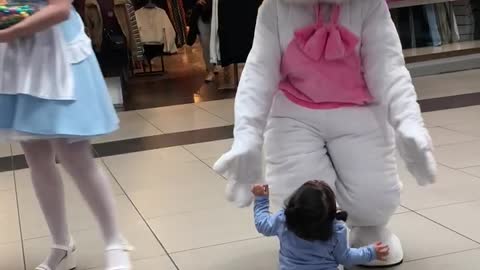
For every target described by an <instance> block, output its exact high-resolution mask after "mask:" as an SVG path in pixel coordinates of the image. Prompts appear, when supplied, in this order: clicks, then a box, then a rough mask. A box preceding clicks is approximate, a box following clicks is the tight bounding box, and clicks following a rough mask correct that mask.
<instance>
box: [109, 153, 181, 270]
mask: <svg viewBox="0 0 480 270" xmlns="http://www.w3.org/2000/svg"><path fill="white" fill-rule="evenodd" d="M101 160H102V163H103V165H104V166H105V168H106V169H107V170H108V172H109V173H110V175H111V176H112V177H113V179H114V180H115V182H117V184H118V186H119V188H120V189H121V190H122V192H123V193H124V194H125V196H126V197H127V199H128V201H129V202H130V203H131V204H132V206H133V208H134V209H135V211H137V213H138V215H139V216H140V218H141V219H142V220H143V222H144V223H145V225H146V226H147V228H148V230H149V231H150V233H152V235H153V237H155V239H156V240H157V242H158V244H159V245H160V247H161V248H162V249H163V251H164V252H165V255H166V256H168V258H169V260H170V261H171V263H172V264H173V266H174V267H175V269H177V270H180V268H179V267H178V265H177V263H176V262H175V261H174V260H173V258H172V256H170V254H169V253H168V251H167V249H166V248H165V246H164V245H163V244H162V241H160V238H158V236H157V234H156V233H155V231H154V230H153V228H152V227H151V226H150V224H149V223H148V221H147V220H146V219H145V217H144V216H143V215H142V213H141V212H140V209H138V207H137V206H136V205H135V203H134V202H133V200H132V199H131V198H130V196H129V195H128V194H127V192H126V191H125V189H124V188H123V186H122V185H121V184H120V182H119V181H118V179H117V177H115V175H114V174H113V172H112V171H111V169H110V167H108V165H107V164H106V163H105V161H104V160H103V158H102V159H101Z"/></svg>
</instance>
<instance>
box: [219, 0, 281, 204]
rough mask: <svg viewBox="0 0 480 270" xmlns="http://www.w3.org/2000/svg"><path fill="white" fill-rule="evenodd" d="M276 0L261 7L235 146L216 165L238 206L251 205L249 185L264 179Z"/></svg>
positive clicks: (275, 57)
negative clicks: (264, 135) (263, 149)
mask: <svg viewBox="0 0 480 270" xmlns="http://www.w3.org/2000/svg"><path fill="white" fill-rule="evenodd" d="M277 1H278V0H265V1H264V2H263V4H262V6H261V7H260V9H259V13H258V18H257V25H256V28H255V38H254V41H253V46H252V49H251V51H250V54H249V56H248V59H247V62H246V64H245V68H244V70H243V74H242V77H241V79H240V84H239V86H238V91H237V96H236V99H235V129H234V142H233V146H232V149H231V150H230V151H229V152H228V153H226V154H224V155H223V156H222V157H221V158H220V159H219V160H218V161H217V162H216V163H215V166H214V170H215V171H217V172H218V173H220V174H222V175H223V176H224V177H225V178H227V179H228V180H229V184H228V186H227V198H228V199H229V200H231V201H234V202H236V203H237V205H238V206H248V205H249V204H250V203H251V202H252V199H253V197H252V195H251V193H250V185H251V184H253V183H262V182H263V181H264V179H263V173H262V172H263V169H262V164H263V163H262V146H263V133H264V130H265V126H266V122H267V118H268V114H269V112H270V107H271V105H272V100H273V96H274V94H275V92H276V91H277V89H278V83H279V81H280V61H281V48H280V41H279V31H278V25H277V23H278V20H277V19H278V18H277Z"/></svg>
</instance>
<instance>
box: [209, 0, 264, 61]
mask: <svg viewBox="0 0 480 270" xmlns="http://www.w3.org/2000/svg"><path fill="white" fill-rule="evenodd" d="M260 5H261V1H260V0H242V1H231V0H219V3H218V37H219V40H220V55H221V64H222V66H224V67H225V66H228V65H231V64H237V63H245V61H246V60H247V57H248V54H249V53H250V49H251V48H252V43H253V36H254V33H255V24H256V21H257V13H258V8H259V7H260Z"/></svg>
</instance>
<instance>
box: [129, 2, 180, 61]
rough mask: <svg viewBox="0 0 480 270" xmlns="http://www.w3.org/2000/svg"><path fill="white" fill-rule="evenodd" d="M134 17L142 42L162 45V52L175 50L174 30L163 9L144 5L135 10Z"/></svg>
mask: <svg viewBox="0 0 480 270" xmlns="http://www.w3.org/2000/svg"><path fill="white" fill-rule="evenodd" d="M135 17H136V20H137V25H138V30H139V33H140V39H141V41H142V43H143V44H150V45H152V44H153V45H164V46H163V48H164V52H166V53H176V52H177V46H176V42H175V38H176V32H175V29H174V27H173V25H172V23H171V21H170V19H169V17H168V15H167V13H166V12H165V10H163V9H161V8H159V7H157V6H155V5H154V6H151V7H149V6H145V7H142V8H141V9H139V10H137V11H136V12H135Z"/></svg>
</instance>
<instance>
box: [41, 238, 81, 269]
mask: <svg viewBox="0 0 480 270" xmlns="http://www.w3.org/2000/svg"><path fill="white" fill-rule="evenodd" d="M52 249H58V250H64V251H66V252H67V253H66V254H65V257H63V259H62V260H61V261H60V262H59V263H58V265H57V266H56V267H55V268H54V269H52V268H50V267H49V266H48V265H47V264H46V263H42V264H40V265H39V266H37V267H36V268H35V270H72V269H75V268H76V267H77V260H76V258H75V253H76V251H77V249H76V247H75V244H74V242H73V240H71V241H70V246H68V247H67V246H61V245H53V246H52Z"/></svg>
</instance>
